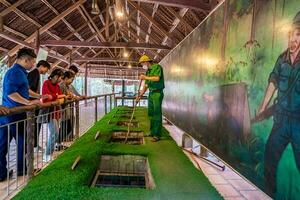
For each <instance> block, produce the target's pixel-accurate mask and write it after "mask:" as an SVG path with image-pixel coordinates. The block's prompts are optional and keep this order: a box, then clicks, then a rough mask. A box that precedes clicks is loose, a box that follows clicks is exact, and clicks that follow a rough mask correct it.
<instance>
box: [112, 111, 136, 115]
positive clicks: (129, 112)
mask: <svg viewBox="0 0 300 200" xmlns="http://www.w3.org/2000/svg"><path fill="white" fill-rule="evenodd" d="M132 112H133V111H132V110H118V111H117V112H116V113H117V114H124V115H130V116H131V114H132Z"/></svg>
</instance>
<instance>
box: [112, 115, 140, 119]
mask: <svg viewBox="0 0 300 200" xmlns="http://www.w3.org/2000/svg"><path fill="white" fill-rule="evenodd" d="M113 118H118V119H125V120H126V119H127V120H130V118H131V115H126V114H120V115H114V116H113ZM132 119H135V116H133V117H132Z"/></svg>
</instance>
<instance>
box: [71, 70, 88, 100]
mask: <svg viewBox="0 0 300 200" xmlns="http://www.w3.org/2000/svg"><path fill="white" fill-rule="evenodd" d="M69 71H70V72H72V73H73V75H74V76H75V77H76V75H77V74H78V72H79V69H78V67H76V66H75V65H71V66H70V67H69ZM69 89H70V90H71V92H72V93H73V94H74V95H75V96H77V97H85V96H82V95H80V94H79V92H78V91H77V90H76V89H75V87H74V86H73V85H70V86H69Z"/></svg>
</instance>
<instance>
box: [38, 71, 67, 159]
mask: <svg viewBox="0 0 300 200" xmlns="http://www.w3.org/2000/svg"><path fill="white" fill-rule="evenodd" d="M62 76H63V71H62V70H61V69H54V70H53V71H52V72H51V74H50V76H49V77H48V80H46V81H45V82H44V84H43V87H42V94H43V95H46V94H47V95H49V97H50V98H48V99H43V103H46V102H50V101H57V100H60V99H64V98H65V97H66V95H64V94H62V92H61V90H60V87H59V82H61V78H62ZM39 115H40V118H39V119H38V122H41V120H42V123H48V129H49V133H48V136H47V140H46V150H45V153H44V155H43V160H44V161H45V162H48V161H50V159H51V154H52V153H53V151H54V147H55V142H56V141H57V138H58V134H59V119H60V118H61V113H60V106H54V107H53V108H51V109H49V108H48V109H41V110H40V113H39Z"/></svg>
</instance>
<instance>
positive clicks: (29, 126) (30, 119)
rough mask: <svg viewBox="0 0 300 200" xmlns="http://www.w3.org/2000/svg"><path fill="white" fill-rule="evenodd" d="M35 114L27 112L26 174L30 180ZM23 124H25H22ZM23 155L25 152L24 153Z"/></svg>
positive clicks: (32, 168)
mask: <svg viewBox="0 0 300 200" xmlns="http://www.w3.org/2000/svg"><path fill="white" fill-rule="evenodd" d="M34 120H35V112H34V110H32V111H29V112H27V127H26V129H27V154H26V157H27V159H26V160H27V163H26V166H27V174H28V179H29V180H30V179H31V178H32V177H33V171H34V166H33V159H34V152H33V148H34V130H35V128H34V127H35V121H34ZM24 123H25V122H24ZM24 153H25V152H24ZM24 156H25V155H24Z"/></svg>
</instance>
